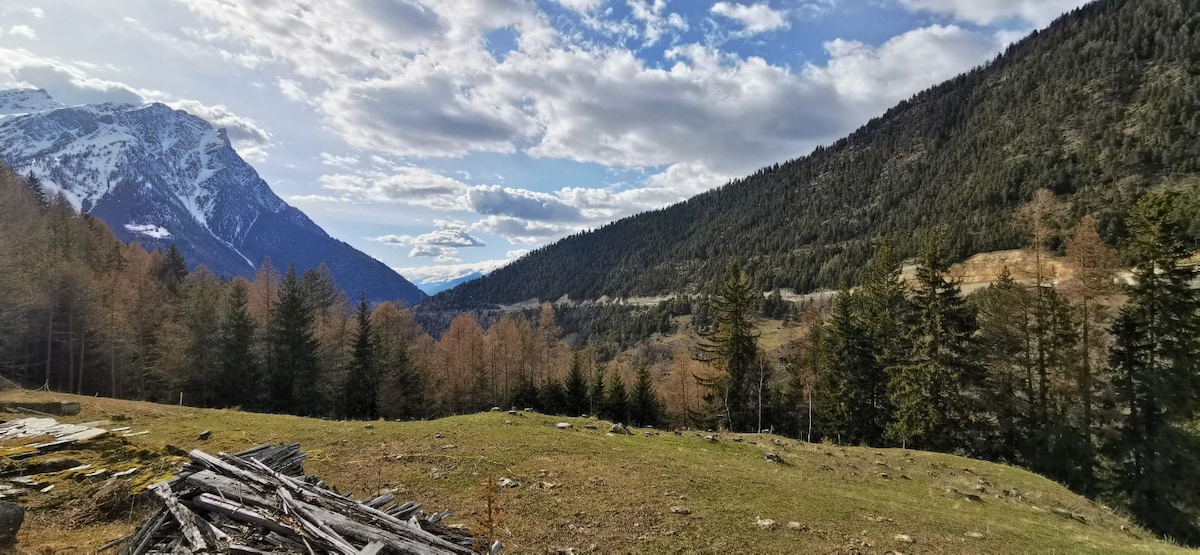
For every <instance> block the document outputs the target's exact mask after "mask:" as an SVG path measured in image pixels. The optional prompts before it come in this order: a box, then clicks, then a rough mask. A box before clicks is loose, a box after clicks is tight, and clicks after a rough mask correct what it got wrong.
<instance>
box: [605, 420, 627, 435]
mask: <svg viewBox="0 0 1200 555" xmlns="http://www.w3.org/2000/svg"><path fill="white" fill-rule="evenodd" d="M608 431H609V432H610V433H614V434H617V435H622V436H627V435H630V433H629V429H628V428H626V427H625V426H624V425H623V424H621V423H620V422H617V423H616V424H613V425H612V427H611V428H609V429H608Z"/></svg>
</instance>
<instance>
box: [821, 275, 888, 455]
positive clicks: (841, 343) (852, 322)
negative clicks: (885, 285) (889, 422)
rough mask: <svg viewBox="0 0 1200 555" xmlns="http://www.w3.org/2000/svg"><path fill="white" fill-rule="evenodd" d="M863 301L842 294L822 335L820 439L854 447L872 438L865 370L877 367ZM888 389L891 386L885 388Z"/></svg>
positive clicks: (845, 293)
mask: <svg viewBox="0 0 1200 555" xmlns="http://www.w3.org/2000/svg"><path fill="white" fill-rule="evenodd" d="M861 301H862V297H861V296H858V295H854V294H852V293H851V292H850V291H842V292H840V293H838V295H837V297H836V298H834V301H833V308H832V309H831V310H830V312H829V316H828V317H827V318H826V319H825V326H824V329H823V330H822V333H821V344H820V346H819V349H820V358H819V364H820V366H819V367H818V371H817V380H818V384H819V385H818V387H817V388H816V405H817V414H818V415H819V416H820V418H821V423H822V425H821V427H820V430H819V434H820V435H824V436H825V437H829V438H834V439H837V440H838V441H839V442H846V443H851V444H858V443H866V442H868V438H869V437H872V435H873V431H872V430H870V429H869V425H868V423H869V422H873V421H874V419H873V418H869V417H868V418H864V416H866V414H865V413H866V412H869V407H870V403H869V401H868V400H867V394H868V391H867V389H866V388H863V387H861V386H862V383H861V382H862V380H861V379H860V378H861V377H862V374H864V373H866V372H863V369H864V368H870V367H871V366H872V365H873V363H874V353H873V346H872V345H871V342H870V337H869V336H868V332H867V330H866V326H865V325H864V322H863V321H862V318H861V313H862V309H861V306H860V303H861ZM883 385H884V386H885V387H886V385H887V382H886V381H885V382H884V384H883Z"/></svg>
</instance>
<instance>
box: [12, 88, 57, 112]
mask: <svg viewBox="0 0 1200 555" xmlns="http://www.w3.org/2000/svg"><path fill="white" fill-rule="evenodd" d="M65 107H66V106H64V105H63V104H62V103H60V102H58V101H57V100H54V99H53V98H51V97H50V93H48V92H46V91H44V90H42V89H17V90H11V91H0V118H3V117H6V116H13V115H23V114H33V113H37V112H45V111H47V110H57V109H59V108H65Z"/></svg>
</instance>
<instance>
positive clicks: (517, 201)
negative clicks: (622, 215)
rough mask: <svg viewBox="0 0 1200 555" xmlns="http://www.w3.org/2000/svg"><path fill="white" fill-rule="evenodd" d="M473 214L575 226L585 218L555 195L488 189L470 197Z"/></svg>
mask: <svg viewBox="0 0 1200 555" xmlns="http://www.w3.org/2000/svg"><path fill="white" fill-rule="evenodd" d="M467 198H468V203H469V205H470V207H471V210H472V211H474V212H478V213H480V214H483V215H487V216H510V217H514V218H521V219H526V220H539V221H551V222H572V221H579V220H580V219H581V218H582V214H580V212H579V209H578V208H576V207H574V206H570V205H568V204H565V203H563V202H562V200H560V199H558V198H557V197H555V196H554V195H550V194H546V193H538V192H535V191H528V190H525V189H514V188H510V187H501V186H499V185H485V186H480V187H473V188H471V190H470V191H469V192H468V194H467Z"/></svg>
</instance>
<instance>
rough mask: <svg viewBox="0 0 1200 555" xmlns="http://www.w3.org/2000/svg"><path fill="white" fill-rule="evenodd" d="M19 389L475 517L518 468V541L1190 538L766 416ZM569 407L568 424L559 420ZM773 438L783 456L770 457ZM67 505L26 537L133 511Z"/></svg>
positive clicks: (515, 546)
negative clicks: (692, 429)
mask: <svg viewBox="0 0 1200 555" xmlns="http://www.w3.org/2000/svg"><path fill="white" fill-rule="evenodd" d="M13 396H31V397H35V398H39V399H43V398H51V397H53V398H58V399H62V400H77V401H80V402H81V403H83V412H82V413H81V414H80V415H79V416H78V417H75V420H77V421H85V420H95V419H98V418H102V417H104V416H105V415H106V414H107V415H117V414H120V415H123V416H124V417H126V418H127V421H126V424H125V425H129V426H133V427H134V429H137V430H141V429H148V430H150V433H149V434H146V435H143V436H137V437H134V438H130V439H129V440H130V441H131V442H132V443H133V444H135V445H137V446H140V447H144V448H146V449H150V450H156V449H157V450H161V449H163V448H164V446H167V445H170V446H173V447H176V448H179V449H182V450H185V451H186V450H189V449H193V448H201V449H204V450H206V451H209V452H217V451H237V450H241V449H245V448H248V447H251V446H254V445H257V444H260V443H267V442H299V443H301V445H302V447H303V449H304V450H305V451H307V452H308V453H309V454H310V458H309V460H308V461H307V462H306V464H305V470H306V471H308V472H310V473H313V474H316V475H318V476H321V477H322V478H323V479H325V481H326V482H328V483H329V484H332V485H334V486H336V487H338V488H341V489H342V490H343V491H352V492H354V493H355V494H356V496H365V495H370V494H375V493H377V492H379V491H385V490H386V491H394V492H396V494H397V496H399V497H401V498H408V499H414V500H416V501H417V502H420V503H422V504H423V505H424V507H425V508H426V509H428V510H430V511H436V510H441V509H444V508H449V509H451V510H452V511H453V512H454V516H452V517H451V519H450V522H451V523H458V524H463V525H466V526H469V527H472V528H474V529H476V530H477V531H478V530H481V528H480V523H481V522H483V521H486V520H488V519H489V518H496V517H497V515H496V514H495V512H494V511H493V512H492V513H489V511H488V508H487V506H488V502H487V495H486V492H487V490H488V485H487V484H488V481H489V477H495V478H496V479H497V480H499V479H502V478H507V479H509V480H512V481H516V482H517V483H518V484H519V485H517V486H516V487H500V488H498V489H497V490H496V491H495V492H494V495H492V501H493V503H494V504H495V505H498V506H500V507H502V509H501V511H500V512H499V515H498V517H499V522H498V523H497V524H496V526H495V530H494V533H495V535H496V537H498V538H499V539H501V540H502V541H504V543H505V544H506V545H507V546H508V552H510V553H545V552H552V551H553V550H556V549H567V548H575V549H577V550H580V551H581V552H587V551H589V550H593V549H594V550H595V551H596V552H604V553H613V552H616V553H626V552H638V553H643V552H654V553H658V552H683V553H720V552H737V553H744V552H758V553H794V552H797V551H798V550H799V551H803V552H815V553H832V552H850V553H853V552H864V553H868V552H869V553H876V552H878V553H882V552H887V551H889V550H896V551H900V552H904V553H914V552H917V553H964V552H969V553H1030V552H1038V553H1170V552H1174V551H1182V550H1180V549H1177V548H1175V547H1173V546H1171V545H1170V544H1167V543H1165V542H1162V541H1159V540H1157V539H1155V538H1154V537H1153V536H1152V535H1150V534H1148V533H1146V532H1144V531H1141V530H1140V529H1139V528H1137V527H1135V526H1133V525H1131V524H1130V523H1129V522H1128V521H1127V520H1126V519H1124V518H1123V517H1121V516H1120V515H1117V514H1114V513H1112V512H1111V511H1108V510H1106V509H1104V508H1102V507H1099V506H1097V505H1095V504H1093V503H1091V502H1089V501H1088V500H1086V499H1084V498H1081V497H1079V496H1077V495H1075V494H1072V493H1071V492H1069V491H1067V490H1066V489H1065V488H1063V487H1061V486H1059V485H1058V484H1055V483H1053V482H1051V481H1049V480H1046V479H1044V478H1042V477H1040V476H1037V475H1034V474H1031V473H1029V472H1025V471H1023V470H1020V469H1016V468H1012V467H1008V466H1003V465H997V464H991V463H986V462H981V461H975V460H970V459H964V458H960V457H954V456H950V455H941V454H935V453H925V452H918V451H904V450H898V449H894V450H877V449H865V448H840V447H836V446H831V445H821V444H806V443H802V442H797V441H792V440H787V439H783V438H779V437H776V436H769V435H756V434H745V435H739V436H735V435H730V434H725V435H722V436H721V437H720V438H719V440H718V441H717V442H716V443H712V442H708V441H705V440H704V439H703V438H702V437H697V436H696V435H695V434H694V433H685V434H682V435H675V434H673V433H671V432H659V433H652V434H651V435H646V434H645V432H646V431H647V430H633V432H634V434H633V435H629V436H624V435H620V436H618V435H609V434H607V433H606V431H607V429H608V426H607V425H605V424H603V423H599V422H597V421H594V420H591V421H589V420H584V419H571V418H568V419H563V418H554V417H548V416H542V415H537V414H532V413H520V414H517V415H509V414H507V413H504V412H492V413H482V414H475V415H468V416H460V417H452V418H444V419H440V420H435V421H422V422H406V423H396V422H370V423H367V422H334V421H324V420H315V419H306V418H298V417H292V416H277V415H260V414H251V413H243V412H238V411H218V410H201V409H191V408H187V407H171V406H162V405H152V404H147V403H136V402H130V401H120V400H113V399H97V398H87V397H73V396H68V395H47V394H35V393H29V392H8V393H3V394H0V400H5V399H8V398H10V397H13ZM559 421H566V422H570V423H572V424H573V426H574V427H573V428H571V429H568V430H559V429H556V428H555V426H554V424H555V423H556V422H559ZM588 423H593V424H596V425H597V428H598V429H594V430H593V429H587V428H585V425H586V424H588ZM204 430H212V431H213V434H212V437H211V438H210V439H209V440H207V441H202V440H200V439H199V438H198V435H199V434H200V432H201V431H204ZM735 437H740V438H741V439H742V441H740V442H735V441H734V438H735ZM766 452H771V453H775V454H777V455H778V456H779V457H780V458H781V459H782V460H783V461H784V463H786V464H778V463H773V462H769V461H767V460H764V457H763V455H764V453H766ZM885 474H886V476H884V475H885ZM978 488H982V490H980V489H978ZM971 496H974V498H973V497H971ZM1055 508H1061V509H1065V510H1067V511H1068V512H1070V513H1071V514H1074V515H1078V516H1080V517H1081V519H1082V520H1083V521H1081V520H1079V519H1075V518H1067V517H1064V516H1062V515H1060V514H1057V513H1055V512H1054V511H1053V510H1054V509H1055ZM66 510H68V509H67V508H65V507H58V508H54V507H46V506H42V507H36V508H31V518H30V521H29V524H28V525H27V526H26V528H25V529H24V530H23V532H22V535H21V538H20V541H21V546H22V547H23V548H26V549H30V550H31V551H35V550H36V549H35V548H36V547H37V546H43V547H53V546H61V545H74V546H83V547H84V548H85V549H86V548H88V547H90V548H94V547H95V546H98V545H100V544H101V543H103V542H104V541H107V540H110V539H113V538H115V537H119V536H120V535H122V534H123V533H127V531H128V529H129V528H132V525H133V522H134V520H136V518H138V516H139V515H137V514H133V515H132V516H133V518H132V519H126V520H121V521H119V522H116V523H97V524H93V525H86V524H85V525H81V526H79V527H76V528H70V527H63V526H61V522H62V520H61V516H62V515H63V514H65V513H64V512H63V511H66ZM135 513H136V511H135ZM768 520H770V521H774V522H775V525H774V526H766V524H765V522H766V521H768ZM789 523H795V525H793V526H789Z"/></svg>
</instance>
